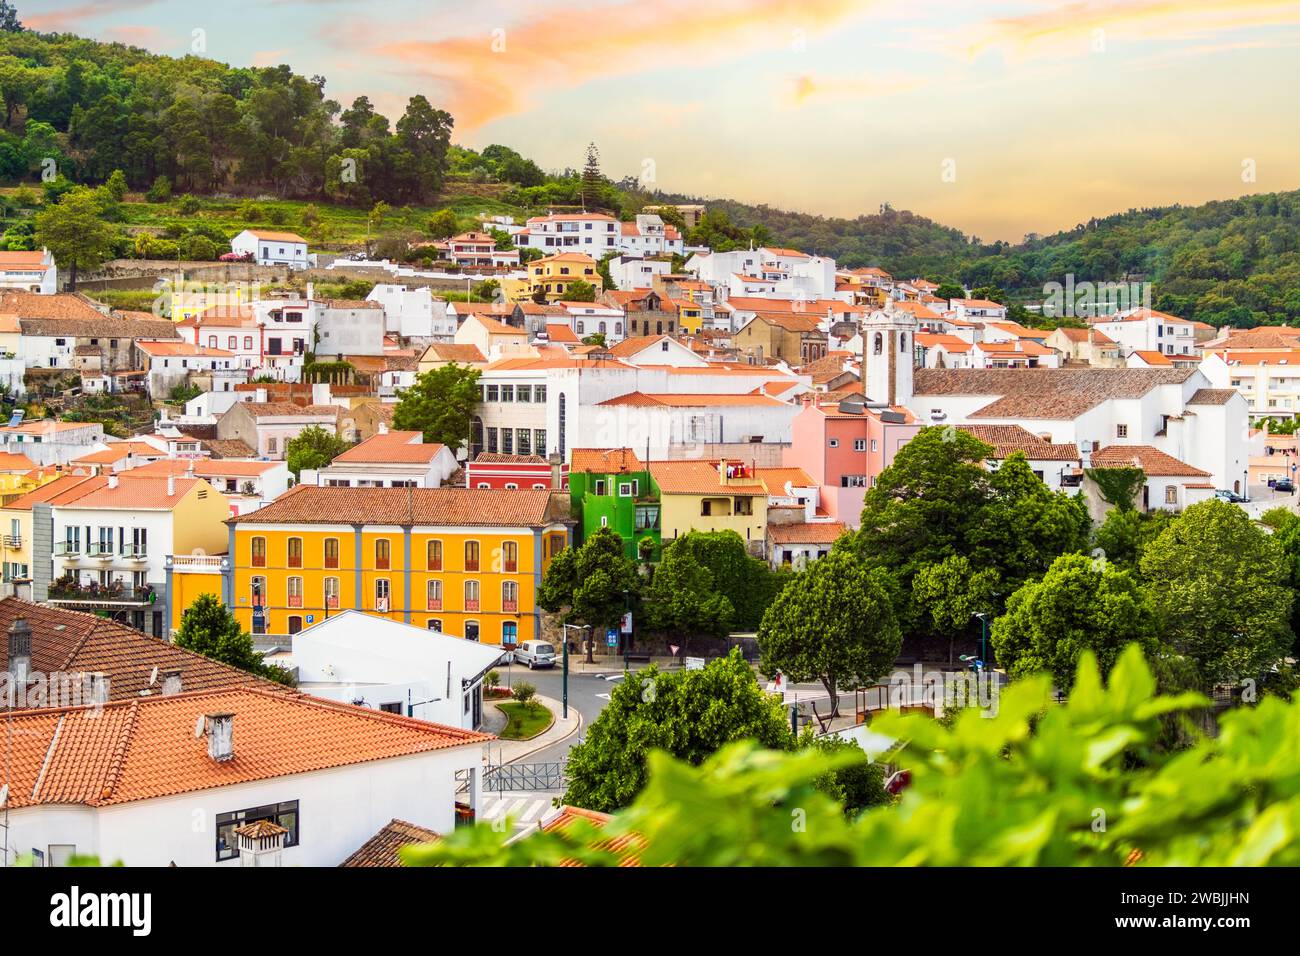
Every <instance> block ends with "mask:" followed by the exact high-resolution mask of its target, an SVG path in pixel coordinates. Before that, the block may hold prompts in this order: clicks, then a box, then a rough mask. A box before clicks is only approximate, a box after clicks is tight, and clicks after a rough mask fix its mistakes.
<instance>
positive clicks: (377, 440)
mask: <svg viewBox="0 0 1300 956" xmlns="http://www.w3.org/2000/svg"><path fill="white" fill-rule="evenodd" d="M444 447H446V446H445V445H440V444H439V443H438V442H429V443H428V444H425V443H424V435H423V433H421V432H405V431H390V432H380V433H378V434H375V435H371V436H370V437H369V438H367V439H366V440H365V441H363V442H360V443H359V444H357V445H354V446H352V447H351V448H349V449H348V450H347V451H345V452H343V454H341V455H339V456H338V457H336V458H335V459H334V460H335V461H336V462H344V463H348V462H366V463H372V462H381V463H382V462H395V463H410V464H427V463H428V462H431V461H433V459H434V458H435V457H436V456H437V455H438V453H439V452H441V451H442V450H443V448H444Z"/></svg>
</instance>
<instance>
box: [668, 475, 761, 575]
mask: <svg viewBox="0 0 1300 956" xmlns="http://www.w3.org/2000/svg"><path fill="white" fill-rule="evenodd" d="M650 478H651V480H652V481H653V482H654V488H653V489H652V491H653V492H654V493H657V494H658V496H659V505H660V506H659V514H660V539H661V540H662V541H663V543H664V544H665V545H667V544H668V542H669V541H671V540H672V539H673V538H678V537H681V536H682V535H684V534H686V532H688V531H692V530H694V531H734V532H736V534H738V535H740V537H741V538H743V539H744V541H745V543H746V545H747V546H748V547H750V548H751V549H752V550H753V551H754V552H756V553H759V552H761V551H762V548H763V545H764V541H765V540H766V538H767V489H766V488H764V487H763V484H762V483H761V482H760V481H759V480H758V479H757V478H756V477H755V476H754V469H753V467H752V466H750V465H747V464H743V463H741V462H736V461H733V462H727V461H725V460H724V461H720V462H713V461H698V460H691V461H653V462H650Z"/></svg>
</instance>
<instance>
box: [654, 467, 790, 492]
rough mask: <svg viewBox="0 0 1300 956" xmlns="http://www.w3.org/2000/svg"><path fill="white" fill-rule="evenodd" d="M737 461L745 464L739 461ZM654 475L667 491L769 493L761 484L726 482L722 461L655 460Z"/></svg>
mask: <svg viewBox="0 0 1300 956" xmlns="http://www.w3.org/2000/svg"><path fill="white" fill-rule="evenodd" d="M736 464H741V462H737V463H736ZM649 467H650V475H651V477H653V478H654V480H655V484H657V485H658V486H659V490H660V491H661V492H662V493H664V494H668V495H671V494H679V495H709V494H716V495H766V494H767V489H766V488H764V487H763V486H762V485H761V484H757V483H754V484H741V483H740V482H739V481H738V480H735V479H733V480H732V481H731V482H726V481H723V480H722V478H721V477H720V475H719V473H718V467H719V466H718V463H717V462H710V461H652V462H650V463H649Z"/></svg>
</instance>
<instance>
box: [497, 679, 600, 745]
mask: <svg viewBox="0 0 1300 956" xmlns="http://www.w3.org/2000/svg"><path fill="white" fill-rule="evenodd" d="M497 670H499V671H500V672H501V686H502V687H506V686H510V685H512V684H514V683H518V682H519V681H528V683H530V684H532V685H533V686H534V687H536V688H537V692H538V693H539V694H544V695H545V696H547V697H551V698H554V699H555V700H559V699H560V695H561V693H562V690H561V685H562V684H563V682H564V678H563V674H562V673H561V671H560V668H559V667H556V668H555V669H554V670H538V671H530V670H529V669H528V668H527V667H523V666H521V665H518V664H512V665H510V666H506V667H499V668H497ZM614 686H615V684H613V683H611V682H610V681H607V680H605V679H604V678H603V677H599V676H597V675H595V674H575V673H573V672H572V671H570V672H569V708H570V712H572V711H573V710H577V711H578V713H579V714H581V715H582V729H581V730H579V731H578V732H577V733H576V734H574V735H573V736H571V737H569V738H567V739H566V740H561V741H559V742H558V743H556V744H553V745H551V746H550V747H547V748H546V749H545V750H541V751H538V752H537V753H534V754H530V755H529V756H527V757H525V758H524V760H525V761H526V762H527V763H544V762H547V761H552V760H563V759H564V757H565V756H567V755H568V753H569V748H570V747H572V746H573V745H574V744H576V743H577V742H578V738H579V737H581V736H583V735H584V734H585V733H586V732H587V728H589V727H590V726H591V724H592V722H593V721H595V719H596V718H597V717H598V716H600V712H601V711H602V710H604V708H605V705H606V704H608V703H609V696H608V695H609V692H610V691H611V690H612V689H613V688H614ZM600 695H604V696H600Z"/></svg>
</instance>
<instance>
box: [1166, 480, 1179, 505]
mask: <svg viewBox="0 0 1300 956" xmlns="http://www.w3.org/2000/svg"><path fill="white" fill-rule="evenodd" d="M1165 504H1167V505H1176V504H1178V488H1177V486H1175V485H1169V486H1168V487H1167V488H1165Z"/></svg>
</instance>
